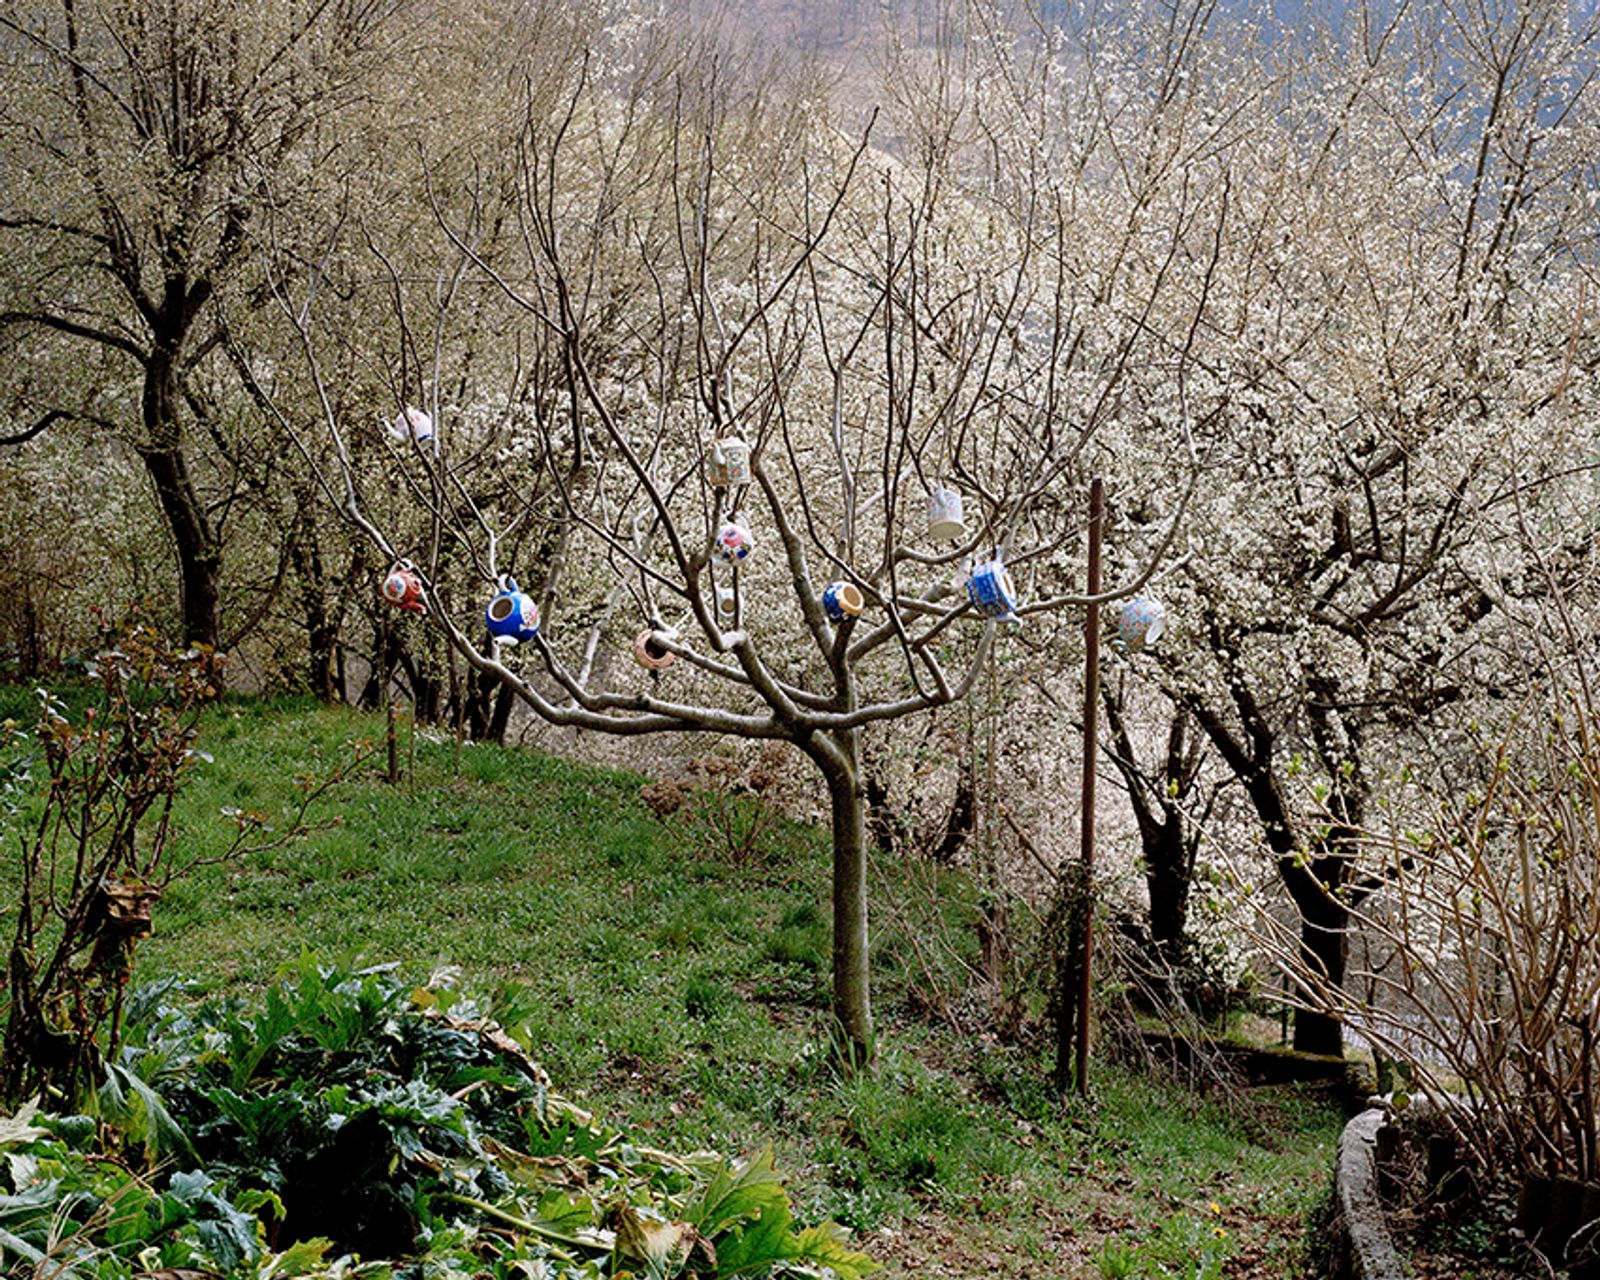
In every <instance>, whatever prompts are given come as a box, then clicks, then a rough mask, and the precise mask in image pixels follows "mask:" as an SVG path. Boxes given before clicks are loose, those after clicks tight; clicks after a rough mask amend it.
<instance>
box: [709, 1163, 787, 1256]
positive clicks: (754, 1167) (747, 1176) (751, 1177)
mask: <svg viewBox="0 0 1600 1280" xmlns="http://www.w3.org/2000/svg"><path fill="white" fill-rule="evenodd" d="M775 1208H781V1209H782V1210H783V1212H784V1213H787V1212H788V1208H789V1197H788V1196H787V1195H786V1194H785V1193H784V1190H783V1178H782V1177H781V1175H779V1173H778V1171H777V1169H776V1168H775V1167H774V1166H773V1157H772V1148H771V1147H768V1148H767V1149H766V1150H765V1151H763V1152H761V1153H760V1154H759V1155H756V1156H752V1157H751V1158H750V1159H749V1160H743V1161H740V1162H738V1163H733V1162H730V1161H727V1160H724V1161H722V1162H721V1163H719V1164H718V1165H717V1167H716V1168H715V1169H714V1170H713V1172H712V1174H711V1177H710V1180H709V1181H707V1183H706V1185H705V1189H704V1190H703V1191H701V1192H700V1194H699V1195H698V1196H696V1197H695V1198H694V1199H693V1200H691V1201H690V1202H689V1203H688V1204H687V1205H686V1206H685V1207H684V1213H683V1216H684V1218H685V1219H686V1220H687V1221H689V1222H691V1223H693V1224H694V1226H695V1229H696V1230H698V1231H699V1232H700V1234H701V1235H703V1236H706V1237H708V1238H710V1239H712V1240H715V1239H717V1237H719V1236H721V1235H722V1234H723V1232H725V1231H728V1230H730V1229H731V1228H733V1227H736V1226H738V1225H739V1224H740V1223H742V1222H747V1221H750V1220H751V1219H755V1218H761V1217H763V1216H764V1215H766V1214H767V1213H768V1212H770V1211H771V1210H773V1209H775ZM718 1256H719V1257H720V1256H721V1249H720V1246H719V1248H718Z"/></svg>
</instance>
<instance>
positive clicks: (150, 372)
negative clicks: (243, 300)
mask: <svg viewBox="0 0 1600 1280" xmlns="http://www.w3.org/2000/svg"><path fill="white" fill-rule="evenodd" d="M176 349H177V348H176V344H174V345H173V346H172V350H173V351H176ZM178 398H179V397H178V382H177V374H176V371H175V369H174V367H173V357H172V356H170V355H168V354H165V348H158V350H157V351H156V352H155V353H154V354H153V355H152V356H151V358H150V363H149V365H148V366H147V367H146V372H145V380H144V395H143V400H142V404H141V412H142V415H143V424H144V431H145V440H144V442H143V443H142V444H141V446H140V448H139V456H140V457H141V458H142V459H143V461H144V465H145V470H146V471H147V472H148V473H149V475H150V479H151V482H152V483H153V484H154V485H155V488H156V497H157V499H158V500H159V501H160V503H161V512H162V514H163V515H164V516H165V517H166V520H167V529H168V531H169V532H170V533H171V534H172V545H173V549H174V550H175V551H176V553H177V557H178V576H179V587H180V600H181V608H182V611H183V638H184V641H185V642H186V643H188V644H203V645H209V646H210V647H211V648H212V649H215V648H216V647H217V646H218V643H219V641H220V638H221V634H222V630H221V608H220V606H221V580H222V552H221V548H220V547H219V546H218V545H217V538H216V534H215V532H214V531H213V530H212V528H211V521H210V519H209V517H208V516H207V515H206V510H205V506H204V505H203V504H202V503H201V501H200V496H199V495H198V494H197V493H196V492H195V490H194V482H193V480H192V479H191V477H190V475H189V463H188V459H186V458H185V457H184V454H183V445H182V440H181V437H180V435H179V430H178Z"/></svg>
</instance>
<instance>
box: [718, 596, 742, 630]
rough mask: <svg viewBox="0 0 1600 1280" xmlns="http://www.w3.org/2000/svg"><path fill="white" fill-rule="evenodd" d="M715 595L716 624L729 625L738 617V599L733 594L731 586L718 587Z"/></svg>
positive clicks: (720, 625)
mask: <svg viewBox="0 0 1600 1280" xmlns="http://www.w3.org/2000/svg"><path fill="white" fill-rule="evenodd" d="M716 597H717V625H718V626H719V627H731V626H732V625H733V624H734V622H735V621H737V620H738V617H739V601H738V600H737V598H735V596H734V594H733V588H732V587H718V588H717V589H716Z"/></svg>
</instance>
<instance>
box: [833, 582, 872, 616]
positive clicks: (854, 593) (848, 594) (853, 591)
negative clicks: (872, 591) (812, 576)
mask: <svg viewBox="0 0 1600 1280" xmlns="http://www.w3.org/2000/svg"><path fill="white" fill-rule="evenodd" d="M866 603H867V601H866V597H865V596H863V595H862V594H861V588H860V587H858V586H856V584H855V583H853V582H830V583H829V584H828V585H827V586H826V587H825V588H823V591H822V609H823V612H824V613H826V614H827V615H828V617H830V618H832V619H833V621H835V622H843V621H844V620H845V619H846V618H859V617H860V616H861V610H862V609H863V608H864V607H865V606H866Z"/></svg>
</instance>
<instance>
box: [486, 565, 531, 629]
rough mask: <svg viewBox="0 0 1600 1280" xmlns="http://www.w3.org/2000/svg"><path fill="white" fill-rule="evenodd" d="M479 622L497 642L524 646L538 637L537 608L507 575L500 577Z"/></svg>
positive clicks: (513, 579)
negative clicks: (492, 596)
mask: <svg viewBox="0 0 1600 1280" xmlns="http://www.w3.org/2000/svg"><path fill="white" fill-rule="evenodd" d="M483 620H484V624H485V625H486V626H487V627H488V628H489V634H490V635H492V636H494V637H495V639H497V640H509V641H511V642H512V643H514V644H526V643H527V642H528V641H530V640H532V639H533V638H534V636H536V635H538V634H539V606H538V605H536V604H535V603H534V602H533V597H531V596H529V595H527V594H525V593H524V592H523V591H522V589H521V588H520V587H518V586H517V580H516V579H515V578H513V577H512V576H511V575H510V574H509V573H503V574H501V575H500V590H499V591H498V592H496V593H495V596H494V598H493V599H491V600H490V601H489V604H488V606H487V607H486V608H485V609H484V611H483Z"/></svg>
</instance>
